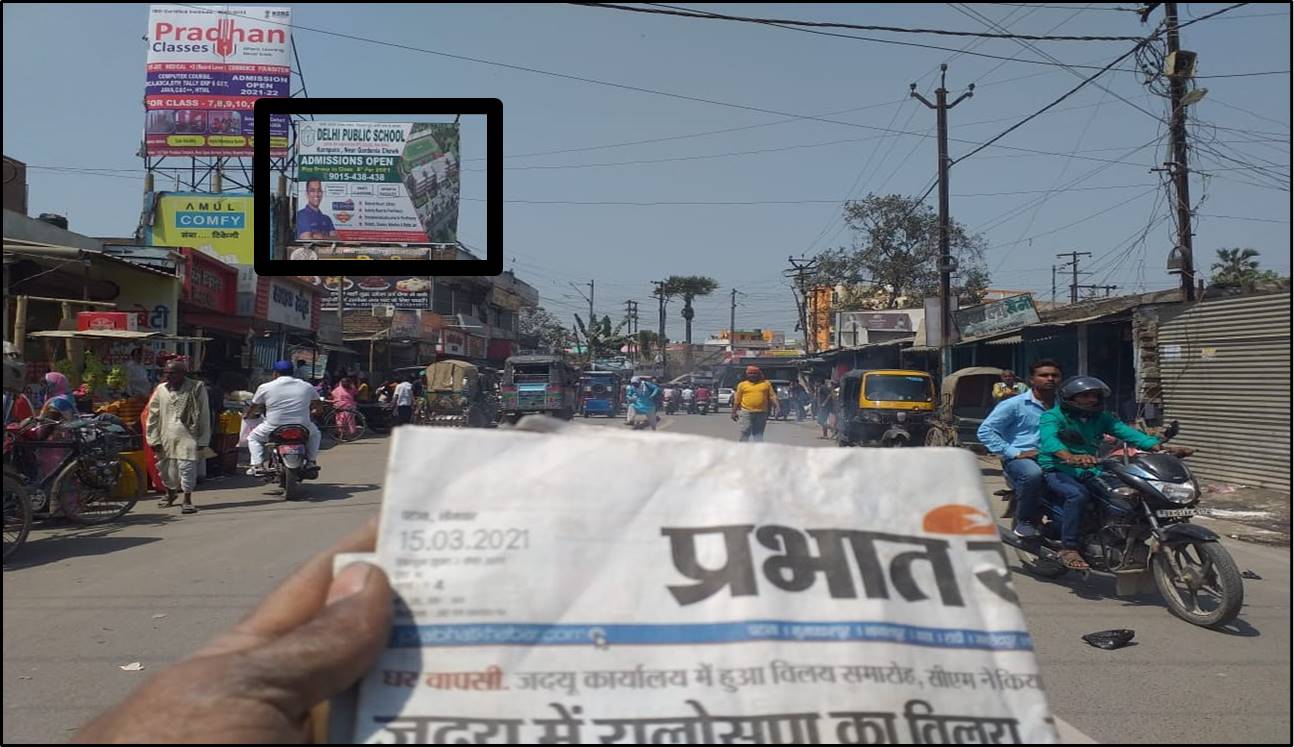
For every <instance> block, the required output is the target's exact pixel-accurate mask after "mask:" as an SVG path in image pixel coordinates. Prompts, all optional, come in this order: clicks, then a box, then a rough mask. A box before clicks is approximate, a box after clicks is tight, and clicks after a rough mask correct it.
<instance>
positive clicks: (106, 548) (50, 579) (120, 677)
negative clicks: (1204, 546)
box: [3, 414, 1291, 743]
mask: <svg viewBox="0 0 1294 747" xmlns="http://www.w3.org/2000/svg"><path fill="white" fill-rule="evenodd" d="M622 422H623V421H622V420H605V419H602V420H599V419H592V420H582V419H581V420H577V421H576V425H577V427H598V428H603V427H614V428H623V427H624V426H623V425H622ZM662 427H663V428H664V429H665V430H667V431H672V432H678V433H694V434H704V435H709V436H714V437H719V438H729V439H731V438H735V426H733V424H732V423H731V422H730V421H729V420H728V419H727V417H726V416H725V415H721V414H720V415H710V416H707V417H701V416H673V417H666V418H665V419H664V420H663V422H662ZM768 440H769V441H770V442H773V443H781V444H788V445H798V446H810V447H812V446H820V447H829V446H833V445H834V444H833V443H832V442H829V441H823V440H818V439H817V429H816V427H815V426H814V425H813V424H812V423H808V422H806V423H803V424H797V423H794V422H788V423H781V422H774V423H771V424H770V425H769V428H768ZM386 443H387V442H386V440H385V439H371V440H366V441H362V442H360V443H357V444H351V445H347V446H342V447H339V448H336V449H331V450H329V451H326V452H325V453H324V454H323V456H322V458H321V462H322V464H323V466H324V472H323V475H322V479H321V481H320V483H318V484H311V485H309V487H310V499H309V500H306V501H303V502H300V503H284V502H282V501H280V500H279V499H278V498H276V497H274V496H269V495H265V493H264V488H263V487H261V486H259V485H252V484H251V481H250V480H247V479H245V478H231V479H229V480H227V481H217V482H211V483H206V484H205V485H204V486H203V489H202V490H201V491H200V492H199V493H198V494H197V496H196V500H197V501H198V505H199V506H200V507H202V509H203V511H202V513H200V514H198V515H197V516H192V517H189V516H185V517H181V516H180V515H179V513H178V510H177V509H171V510H167V511H164V510H160V509H158V508H156V507H155V504H154V501H147V502H144V503H141V504H140V506H139V507H138V508H136V510H135V511H134V512H133V513H132V514H131V516H130V517H129V520H128V521H126V522H124V523H122V524H121V525H118V526H114V527H109V528H105V529H101V530H96V531H86V530H67V529H45V528H41V529H38V530H36V531H35V532H34V533H33V536H32V539H31V540H30V541H29V544H28V545H27V546H26V547H25V548H23V551H22V554H21V556H19V558H17V562H16V563H15V564H14V565H13V566H10V567H6V568H5V571H4V643H5V645H4V692H5V698H4V730H3V737H4V741H5V742H37V741H51V742H62V741H66V740H67V739H68V738H69V737H70V735H71V734H72V733H73V732H74V731H75V729H76V728H77V726H78V725H79V724H81V723H82V722H83V721H84V720H86V719H87V718H89V717H90V716H92V715H93V714H94V713H96V712H98V711H99V710H101V709H103V708H104V707H106V706H108V705H110V704H112V703H114V702H115V701H117V700H118V699H120V698H121V697H122V696H124V695H125V694H126V693H127V692H128V691H129V690H130V689H131V688H132V687H133V686H134V685H136V684H137V683H139V682H141V681H142V680H143V679H144V678H145V677H147V676H148V675H149V674H150V673H151V672H154V671H156V670H158V669H159V668H161V667H162V666H164V665H165V664H166V662H168V661H171V660H173V659H175V658H177V657H178V656H181V655H182V654H184V653H186V652H189V651H191V650H192V649H193V648H194V647H195V646H196V645H198V644H199V643H200V642H202V641H203V640H205V639H206V638H207V637H209V636H210V635H212V634H214V633H215V632H217V631H219V630H220V629H222V628H224V627H226V626H227V625H229V624H230V623H232V622H233V621H234V620H236V619H237V618H238V617H240V616H241V614H242V613H243V611H244V610H245V609H246V608H247V607H248V606H250V605H251V604H253V603H254V602H255V601H256V600H257V599H258V598H259V597H260V596H261V595H262V594H263V593H264V592H265V591H267V590H268V589H270V588H272V587H273V586H274V585H275V584H276V583H277V582H278V581H279V580H280V579H282V578H283V577H284V576H285V575H286V574H287V573H288V572H290V571H291V570H292V569H293V568H294V567H295V566H296V565H297V564H298V563H299V562H301V561H302V560H304V559H305V558H307V557H309V556H310V555H311V554H313V553H314V552H316V551H318V550H320V549H322V548H324V547H325V546H327V545H328V544H330V543H331V542H332V541H334V540H335V539H336V538H337V537H338V536H340V535H341V534H343V533H345V532H346V531H347V530H348V529H350V528H351V527H353V526H354V525H356V524H357V523H359V522H360V521H361V520H362V519H363V518H365V517H367V516H368V515H369V514H371V513H372V512H373V511H375V510H376V508H377V506H378V504H379V502H380V496H381V490H380V487H379V484H380V482H381V476H382V473H383V469H384V466H385V464H384V462H385V453H386ZM984 465H985V473H986V475H985V483H986V487H987V488H988V489H989V490H993V489H996V488H997V487H999V486H1000V484H1001V483H1000V477H999V476H998V475H997V471H996V470H994V469H992V465H991V464H990V463H989V462H984ZM343 482H344V483H345V484H344V485H342V484H340V483H343ZM1218 528H1219V529H1223V530H1225V526H1223V525H1219V527H1218ZM1227 546H1228V548H1229V549H1230V550H1231V552H1232V554H1233V555H1234V556H1235V558H1236V561H1237V563H1238V564H1239V566H1240V567H1241V569H1251V570H1253V571H1255V572H1256V573H1257V574H1259V575H1260V576H1262V580H1260V581H1247V582H1246V598H1245V601H1246V605H1245V608H1244V611H1243V612H1242V613H1241V616H1240V619H1239V620H1238V622H1237V623H1236V624H1235V625H1234V626H1233V629H1232V630H1230V631H1225V632H1216V631H1209V630H1202V629H1199V628H1195V627H1193V626H1191V625H1188V624H1186V623H1184V622H1181V621H1179V620H1177V619H1176V618H1174V617H1172V616H1171V615H1170V614H1169V613H1168V612H1167V610H1166V609H1165V608H1164V606H1163V605H1162V604H1161V603H1160V602H1159V601H1158V599H1157V598H1156V597H1143V598H1137V599H1132V600H1125V599H1116V598H1114V597H1113V595H1112V591H1113V589H1112V584H1107V583H1106V582H1104V581H1101V580H1097V579H1092V580H1091V581H1090V582H1084V581H1081V580H1079V579H1074V580H1066V581H1063V582H1046V581H1040V580H1038V579H1034V578H1032V577H1029V576H1027V575H1024V574H1022V573H1021V574H1017V575H1016V576H1015V584H1016V588H1017V589H1018V591H1019V593H1020V595H1021V598H1022V600H1023V606H1024V611H1025V615H1026V617H1027V618H1028V621H1029V626H1030V630H1031V632H1032V633H1033V636H1034V639H1035V643H1036V646H1037V650H1038V654H1039V657H1040V659H1041V661H1042V668H1043V672H1044V675H1045V677H1046V680H1047V687H1048V693H1049V696H1050V698H1051V706H1052V709H1053V711H1054V713H1055V714H1056V715H1057V716H1058V717H1059V718H1060V719H1062V720H1063V721H1064V722H1065V723H1066V724H1067V725H1069V726H1072V727H1073V728H1074V729H1076V730H1077V731H1078V732H1079V733H1081V735H1086V736H1087V737H1090V738H1091V739H1094V740H1096V741H1099V742H1110V743H1137V742H1152V743H1155V742H1191V743H1209V742H1288V740H1289V734H1290V708H1289V704H1290V664H1289V663H1290V655H1291V652H1290V559H1289V552H1288V548H1272V547H1263V546H1259V545H1251V544H1247V543H1243V542H1235V541H1229V542H1228V543H1227ZM1108 628H1132V629H1134V630H1135V631H1136V633H1137V637H1136V645H1133V646H1130V647H1128V648H1125V649H1122V650H1119V651H1112V652H1109V651H1101V650H1098V649H1095V648H1091V647H1089V646H1088V645H1086V644H1085V643H1083V642H1082V641H1081V640H1079V637H1080V636H1081V635H1083V634H1084V633H1089V632H1093V631H1097V630H1104V629H1108ZM133 662H140V663H141V664H143V666H144V671H142V672H126V671H122V670H121V669H120V667H121V666H123V665H127V664H131V663H133ZM1081 735H1080V736H1071V740H1073V741H1081Z"/></svg>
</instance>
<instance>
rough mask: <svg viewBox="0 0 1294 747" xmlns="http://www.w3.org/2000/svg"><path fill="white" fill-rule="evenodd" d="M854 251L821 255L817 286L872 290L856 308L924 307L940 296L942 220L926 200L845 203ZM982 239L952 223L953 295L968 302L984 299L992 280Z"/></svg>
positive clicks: (857, 298) (852, 299)
mask: <svg viewBox="0 0 1294 747" xmlns="http://www.w3.org/2000/svg"><path fill="white" fill-rule="evenodd" d="M844 219H845V225H847V226H848V227H849V228H850V230H851V231H852V232H853V241H852V246H851V247H837V248H835V249H828V250H826V251H824V252H822V253H821V254H819V255H818V257H817V260H818V265H817V269H816V271H815V275H814V278H813V280H814V282H815V283H816V284H818V285H829V286H835V285H838V284H844V285H846V286H862V285H866V286H870V288H871V290H870V291H862V292H855V293H853V294H852V295H849V296H847V298H846V301H847V302H848V303H853V304H855V308H890V309H894V308H920V307H921V305H922V303H923V300H924V299H925V298H927V297H930V296H937V295H939V216H938V214H937V213H936V212H935V210H934V208H932V207H930V206H928V205H926V204H925V203H924V202H921V201H920V200H918V199H916V198H914V197H907V196H904V195H876V194H869V195H867V196H866V197H864V198H863V199H861V200H856V201H850V202H847V203H845V208H844ZM984 246H985V241H984V239H983V237H981V236H978V235H972V234H970V233H969V232H967V230H966V228H965V227H964V226H962V225H961V224H960V223H958V222H957V221H955V220H950V221H949V232H948V252H949V254H950V255H952V257H953V259H955V260H956V262H957V267H956V268H955V269H954V273H953V274H954V277H953V283H952V293H953V295H954V296H955V297H959V298H961V299H962V301H963V303H976V302H978V301H980V300H981V299H982V298H983V295H984V291H985V290H986V288H987V286H988V282H989V274H988V270H987V268H985V266H984Z"/></svg>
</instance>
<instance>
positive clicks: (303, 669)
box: [244, 563, 392, 716]
mask: <svg viewBox="0 0 1294 747" xmlns="http://www.w3.org/2000/svg"><path fill="white" fill-rule="evenodd" d="M391 615H392V610H391V586H390V583H389V582H388V581H387V578H386V574H385V573H383V572H382V570H381V569H380V568H378V567H377V566H374V565H370V564H368V563H352V564H351V565H349V566H347V567H346V569H345V570H343V571H342V572H341V573H340V574H338V576H337V578H335V579H333V582H332V584H331V585H330V586H329V588H328V600H327V602H326V603H325V605H324V607H323V609H321V610H320V611H319V613H318V614H317V615H316V616H315V617H314V619H312V620H310V621H309V622H307V623H305V624H304V625H302V626H300V627H299V628H297V629H296V630H293V631H292V632H290V633H287V634H286V635H284V636H283V637H281V638H279V639H277V640H275V641H273V642H272V643H269V644H267V645H265V646H263V647H261V648H258V649H255V650H253V651H250V652H247V653H246V654H245V655H244V656H245V657H246V659H247V660H248V662H249V664H251V665H252V667H253V672H252V676H251V677H250V679H251V681H252V687H253V688H255V687H262V688H264V690H263V692H262V693H260V695H261V697H264V698H265V699H266V700H268V701H269V702H271V703H273V704H274V705H276V706H277V707H278V708H279V709H280V710H282V711H283V712H284V713H287V714H289V715H292V716H299V715H302V714H304V713H305V712H307V711H308V710H310V708H312V707H313V706H314V705H316V704H317V703H320V702H322V701H324V700H326V699H327V698H330V697H332V696H334V695H336V694H338V693H340V692H342V691H343V690H345V689H346V688H348V687H350V686H351V685H352V684H354V683H355V682H356V681H357V680H358V679H359V678H360V677H362V676H363V675H364V673H365V672H366V671H368V669H369V668H370V667H371V666H372V665H373V662H375V661H376V660H377V657H378V655H379V654H380V653H381V652H382V649H383V647H384V646H385V645H386V642H387V638H388V636H389V634H390V631H391Z"/></svg>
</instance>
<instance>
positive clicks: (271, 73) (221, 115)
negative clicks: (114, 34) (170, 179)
mask: <svg viewBox="0 0 1294 747" xmlns="http://www.w3.org/2000/svg"><path fill="white" fill-rule="evenodd" d="M291 23H292V11H291V9H289V8H260V7H237V6H200V7H199V6H193V7H185V6H179V5H153V6H150V7H149V11H148V35H147V36H146V39H147V41H148V81H147V84H146V87H145V94H144V108H145V109H146V110H147V113H146V115H145V117H146V119H145V125H144V144H145V148H146V152H147V153H148V155H150V156H251V155H252V111H253V108H254V106H255V104H256V99H259V98H263V97H269V96H284V97H286V96H288V95H289V93H290V84H291V75H292V69H291V64H290V59H291V57H290V54H291V41H292V34H291ZM288 119H289V118H288V117H287V116H278V115H276V116H273V117H271V118H270V148H271V153H272V154H274V155H280V156H281V155H285V154H286V153H287V146H288Z"/></svg>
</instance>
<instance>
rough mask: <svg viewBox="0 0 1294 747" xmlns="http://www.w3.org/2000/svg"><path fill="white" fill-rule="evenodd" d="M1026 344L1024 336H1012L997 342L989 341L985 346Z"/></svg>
mask: <svg viewBox="0 0 1294 747" xmlns="http://www.w3.org/2000/svg"><path fill="white" fill-rule="evenodd" d="M1022 342H1024V335H1011V336H1010V337H1001V338H998V339H996V340H989V341H988V342H986V343H984V344H985V345H1019V344H1020V343H1022Z"/></svg>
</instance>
